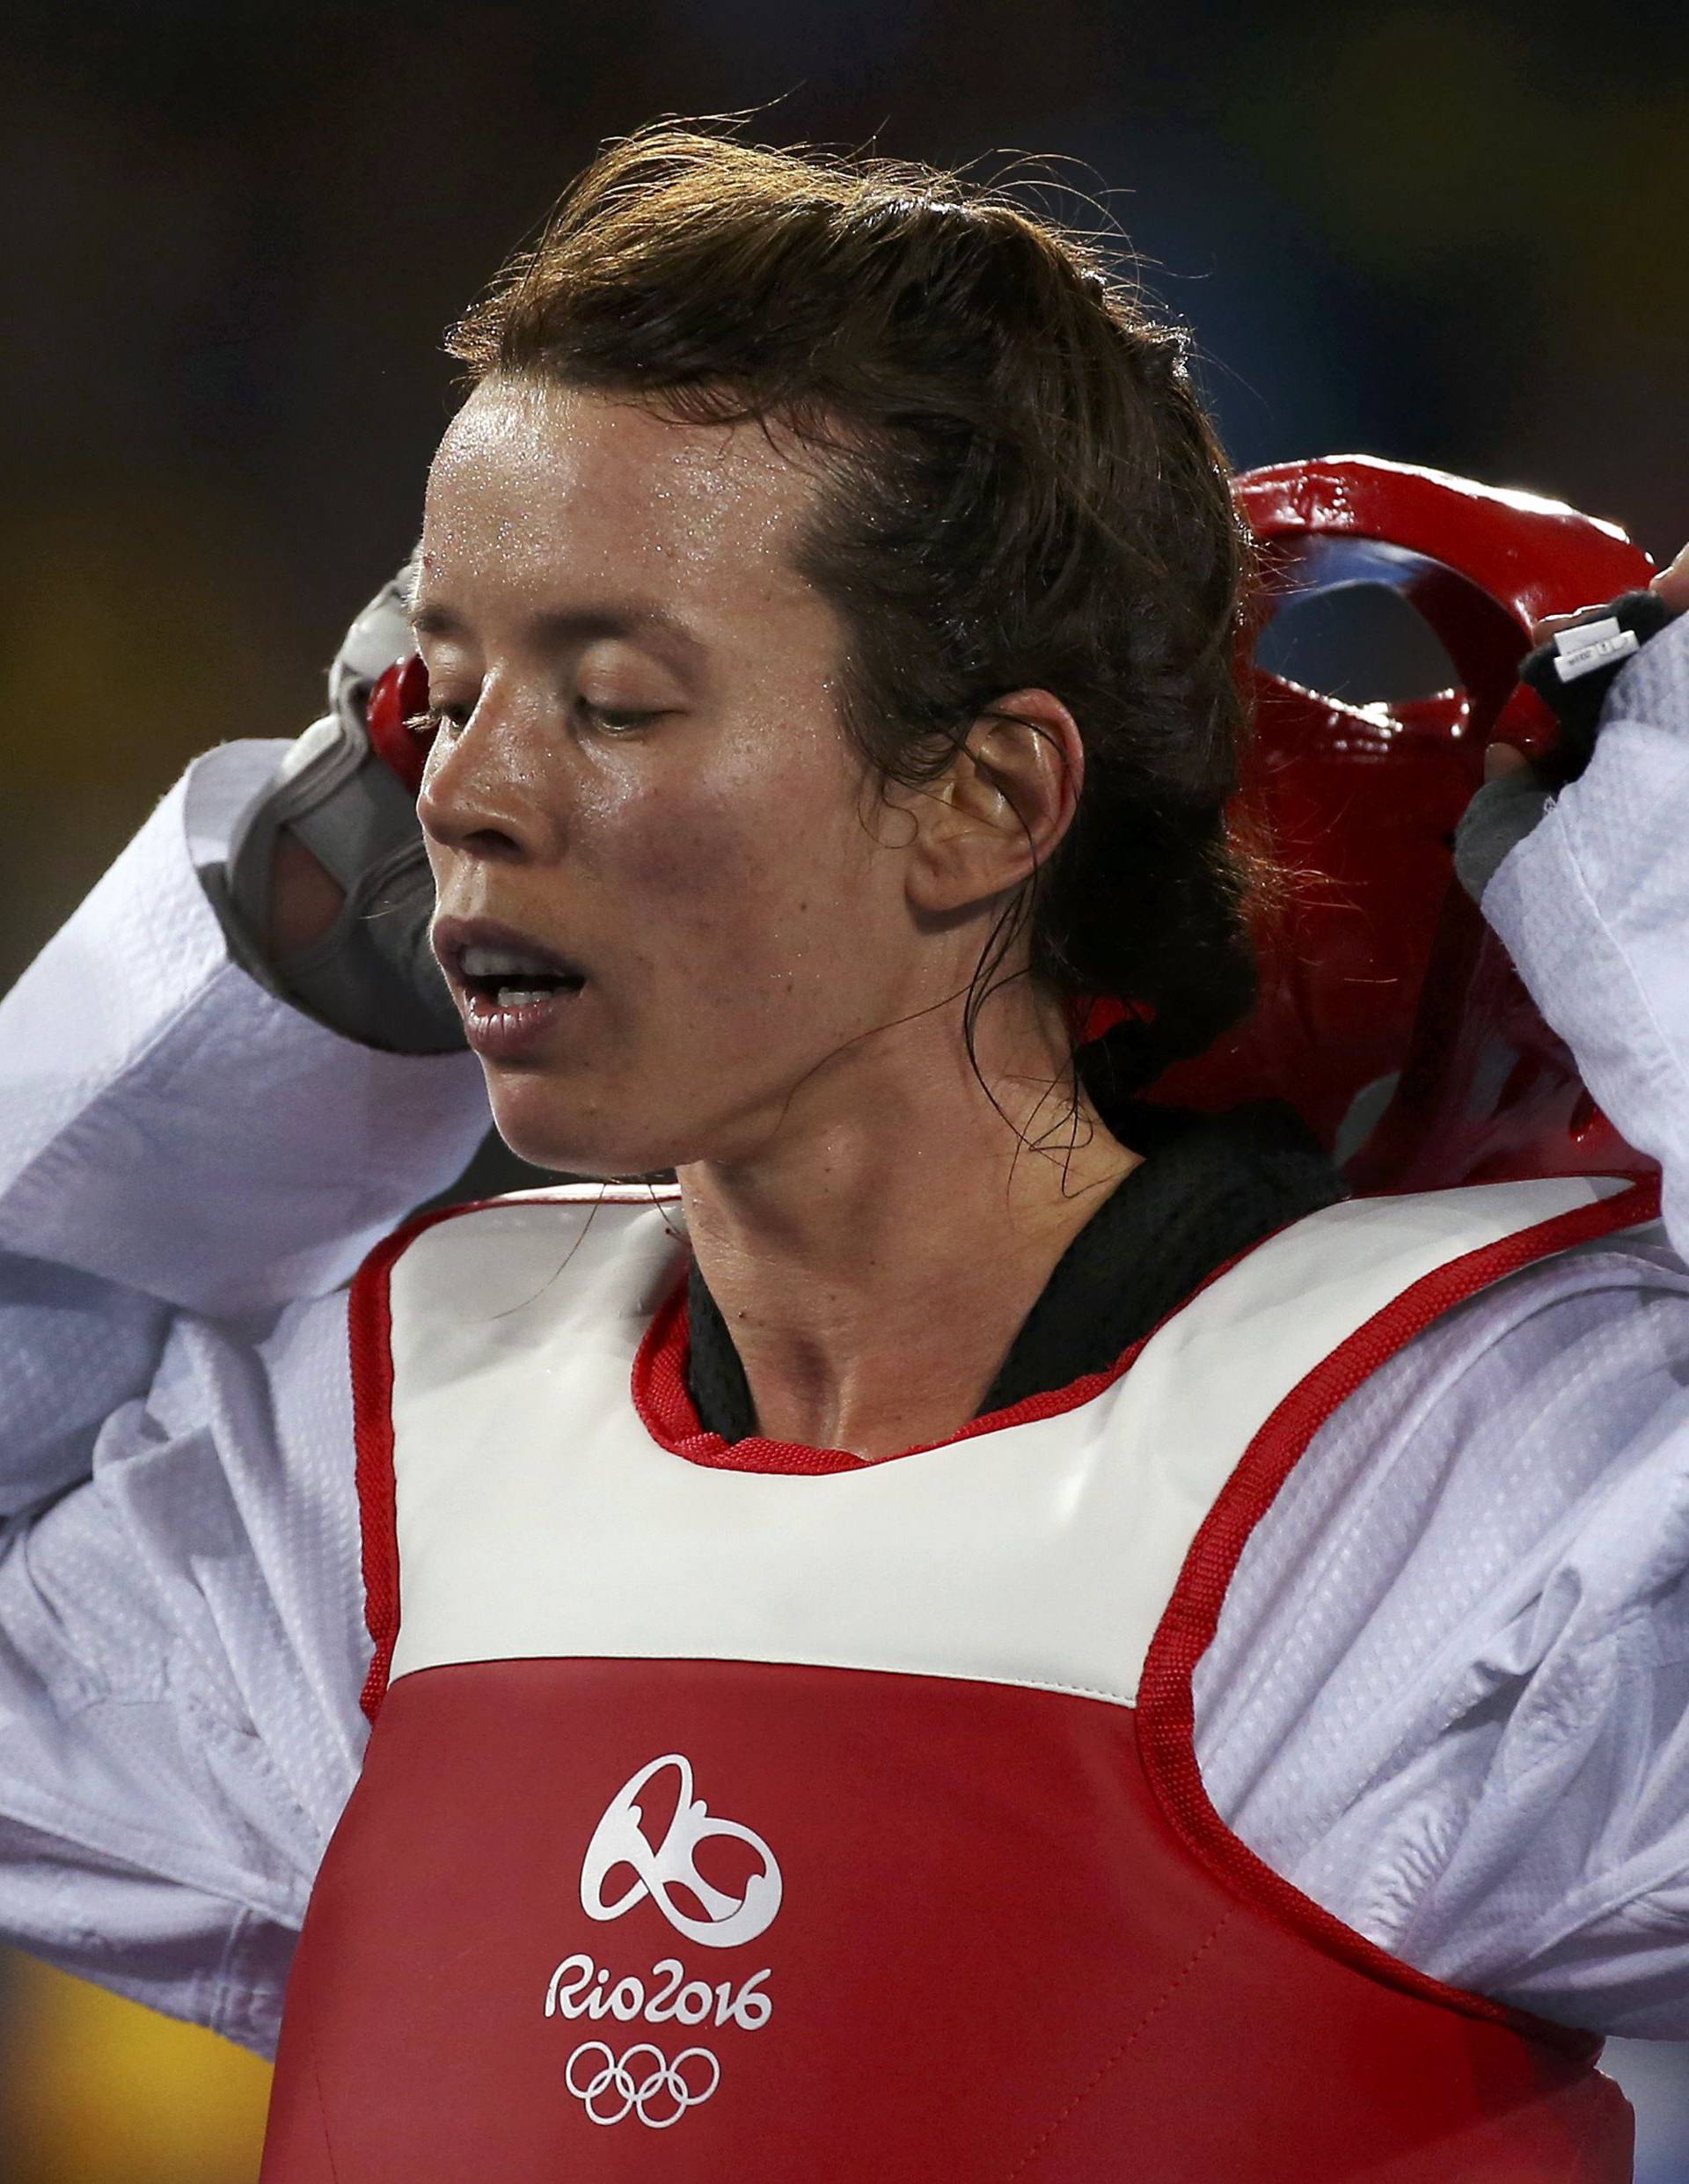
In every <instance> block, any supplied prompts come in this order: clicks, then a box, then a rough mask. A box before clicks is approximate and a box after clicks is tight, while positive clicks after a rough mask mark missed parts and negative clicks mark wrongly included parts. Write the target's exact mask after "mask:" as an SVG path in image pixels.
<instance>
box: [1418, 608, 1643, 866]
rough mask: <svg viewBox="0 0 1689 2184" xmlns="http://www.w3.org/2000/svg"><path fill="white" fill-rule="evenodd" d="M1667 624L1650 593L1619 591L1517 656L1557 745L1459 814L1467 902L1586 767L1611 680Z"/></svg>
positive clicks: (1486, 788)
mask: <svg viewBox="0 0 1689 2184" xmlns="http://www.w3.org/2000/svg"><path fill="white" fill-rule="evenodd" d="M1672 619H1674V617H1673V614H1672V612H1671V608H1670V607H1669V606H1668V605H1666V603H1665V601H1664V600H1663V598H1662V597H1660V595H1659V593H1658V592H1656V591H1627V592H1626V593H1625V594H1624V595H1623V597H1620V598H1617V599H1615V600H1613V602H1612V605H1610V606H1600V607H1590V609H1589V610H1588V611H1587V612H1584V613H1582V614H1580V615H1579V616H1578V618H1577V619H1576V621H1575V622H1574V623H1573V624H1572V625H1571V626H1570V627H1568V628H1566V629H1562V630H1560V631H1558V632H1557V633H1556V634H1555V635H1554V636H1553V637H1551V638H1549V640H1548V641H1547V642H1546V644H1540V645H1539V646H1538V647H1537V649H1536V650H1535V651H1534V652H1530V653H1527V654H1526V655H1525V657H1524V661H1523V663H1521V665H1520V668H1519V680H1520V681H1521V682H1522V683H1524V684H1525V685H1528V687H1529V688H1531V689H1532V690H1533V691H1534V692H1535V693H1536V694H1537V695H1538V697H1539V698H1540V699H1541V700H1543V702H1544V704H1545V705H1546V706H1547V707H1548V708H1549V710H1550V711H1551V712H1552V713H1553V714H1554V718H1555V719H1556V721H1557V722H1559V724H1560V739H1559V742H1558V744H1556V746H1555V749H1554V752H1553V754H1552V755H1551V756H1550V757H1549V758H1548V759H1544V760H1540V761H1538V762H1536V763H1534V764H1532V765H1531V766H1521V767H1519V768H1518V769H1517V772H1514V773H1505V774H1503V776H1502V777H1501V779H1500V780H1498V781H1486V782H1485V783H1484V785H1483V787H1482V788H1481V789H1480V790H1479V791H1478V793H1477V795H1475V796H1474V797H1473V800H1472V802H1471V803H1469V804H1468V805H1467V806H1466V810H1465V811H1464V812H1463V813H1462V814H1461V816H1460V823H1459V825H1458V826H1457V827H1456V828H1455V831H1454V869H1455V876H1456V877H1457V878H1458V879H1459V882H1460V884H1461V886H1462V887H1464V888H1465V889H1466V892H1467V894H1468V895H1470V896H1471V898H1472V899H1473V902H1478V901H1481V898H1482V897H1483V892H1484V890H1485V888H1487V887H1488V884H1489V883H1490V882H1491V880H1493V879H1494V878H1495V873H1496V870H1497V868H1499V866H1500V864H1501V862H1502V860H1503V857H1505V856H1506V855H1507V854H1508V852H1509V851H1510V850H1511V849H1514V848H1516V847H1517V845H1518V844H1519V843H1520V842H1522V841H1523V840H1524V838H1525V836H1526V835H1527V834H1528V833H1530V832H1531V831H1532V828H1533V827H1534V826H1535V825H1536V824H1537V822H1538V821H1539V819H1540V818H1541V817H1542V815H1543V814H1544V812H1545V811H1546V810H1547V809H1548V807H1549V805H1550V804H1551V803H1553V802H1554V797H1555V795H1556V794H1557V792H1558V791H1559V790H1560V789H1561V788H1564V787H1565V785H1566V783H1567V782H1568V781H1576V779H1577V777H1578V775H1579V774H1580V773H1583V769H1584V767H1585V766H1588V764H1589V763H1590V759H1591V757H1592V756H1593V755H1594V751H1595V738H1596V733H1597V730H1598V729H1599V727H1600V724H1601V707H1602V706H1603V705H1604V704H1605V700H1606V695H1607V693H1608V691H1610V690H1611V689H1612V684H1613V678H1614V677H1615V676H1616V675H1617V674H1618V673H1619V671H1620V669H1621V668H1622V667H1623V666H1624V665H1625V664H1626V663H1627V661H1629V660H1632V659H1634V657H1635V656H1636V655H1637V653H1638V652H1640V651H1641V648H1642V647H1643V645H1645V644H1646V643H1647V642H1648V641H1649V638H1650V637H1656V636H1657V635H1658V634H1659V633H1660V631H1661V630H1663V628H1664V627H1665V626H1666V624H1667V623H1668V622H1669V621H1671V620H1672Z"/></svg>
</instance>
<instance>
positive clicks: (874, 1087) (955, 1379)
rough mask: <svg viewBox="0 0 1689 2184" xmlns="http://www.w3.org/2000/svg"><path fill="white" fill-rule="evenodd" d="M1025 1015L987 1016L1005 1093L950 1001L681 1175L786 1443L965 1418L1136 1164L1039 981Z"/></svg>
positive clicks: (690, 1223) (908, 1442)
mask: <svg viewBox="0 0 1689 2184" xmlns="http://www.w3.org/2000/svg"><path fill="white" fill-rule="evenodd" d="M1004 998H1007V996H1006V994H1005V996H1004ZM1017 1012H1018V1013H1015V1014H1014V1015H1008V1014H1007V1012H1005V1016H1004V1018H1002V1019H1000V1020H999V1021H998V1023H997V1024H996V1025H995V1027H994V1030H993V1032H992V1034H991V1037H989V1038H988V1037H987V1035H986V1029H985V1024H984V1022H983V1020H982V1022H981V1025H980V1035H979V1041H978V1045H979V1059H980V1064H981V1074H982V1075H983V1077H984V1079H985V1081H986V1083H987V1084H989V1085H990V1087H991V1093H989V1094H988V1093H987V1091H986V1090H985V1089H984V1087H983V1086H982V1084H981V1083H980V1081H979V1080H978V1078H976V1076H975V1074H974V1073H973V1071H972V1070H971V1068H970V1067H969V1064H968V1060H967V1057H966V1055H965V1053H964V1052H961V1049H960V1045H959V1042H958V1041H957V1039H956V1037H955V1032H954V1019H952V1020H950V1022H949V1024H948V1028H947V1027H946V1025H945V1023H943V1022H935V1021H934V1020H933V1019H932V1018H927V1019H925V1020H920V1021H918V1022H915V1023H911V1024H909V1025H905V1026H902V1027H900V1028H899V1030H900V1033H901V1034H902V1035H903V1036H900V1037H898V1038H897V1039H896V1040H895V1041H894V1040H892V1039H889V1038H888V1039H886V1040H884V1041H881V1042H869V1043H867V1044H869V1045H871V1046H874V1047H875V1048H876V1050H877V1051H875V1052H873V1053H871V1054H865V1053H864V1052H862V1051H861V1050H860V1049H858V1050H855V1051H854V1052H850V1053H847V1054H846V1055H845V1056H844V1057H841V1058H840V1060H839V1066H837V1068H830V1069H824V1070H823V1071H820V1072H817V1073H815V1075H814V1076H813V1077H812V1078H811V1079H809V1080H808V1081H807V1082H806V1084H805V1085H804V1087H803V1088H801V1092H800V1093H799V1094H798V1095H796V1096H794V1097H793V1101H792V1102H791V1103H790V1104H789V1106H788V1107H787V1109H786V1111H785V1113H784V1115H783V1117H782V1118H781V1121H780V1124H779V1127H778V1129H777V1130H776V1131H775V1132H773V1133H772V1134H771V1137H770V1138H769V1140H767V1141H766V1142H765V1143H764V1145H763V1146H762V1147H759V1149H758V1150H757V1153H756V1154H755V1155H754V1156H752V1157H748V1158H742V1159H739V1160H735V1161H733V1162H708V1161H700V1162H694V1163H692V1164H691V1165H689V1166H687V1167H684V1168H682V1169H680V1170H679V1171H678V1180H679V1184H680V1191H681V1197H682V1200H683V1203H684V1207H685V1211H686V1217H687V1227H688V1230H689V1232H690V1235H691V1240H692V1247H693V1250H694V1251H695V1252H696V1254H697V1257H698V1269H699V1272H701V1273H702V1275H703V1277H704V1279H705V1281H706V1283H707V1284H708V1286H709V1290H710V1294H711V1295H712V1296H713V1298H714V1300H715V1302H716V1304H717V1306H718V1308H720V1312H721V1315H722V1317H723V1319H724V1321H725V1322H726V1323H727V1327H728V1331H729V1333H730V1334H731V1336H732V1338H733V1344H734V1347H735V1350H736V1352H738V1355H739V1359H740V1361H741V1363H742V1365H743V1367H744V1370H745V1377H746V1380H747V1381H748V1382H749V1388H750V1393H751V1397H752V1400H753V1402H754V1403H755V1405H756V1411H757V1430H758V1432H759V1433H762V1434H764V1435H765V1436H766V1437H768V1438H769V1439H771V1440H787V1441H795V1442H798V1443H800V1444H801V1445H803V1446H806V1447H826V1448H844V1449H849V1450H851V1451H852V1453H854V1454H856V1455H860V1456H862V1457H864V1458H873V1457H876V1456H883V1455H895V1454H896V1453H897V1452H898V1451H900V1450H902V1449H904V1448H909V1447H918V1446H921V1445H924V1444H925V1443H927V1442H931V1441H937V1440H946V1439H947V1438H949V1437H950V1436H951V1435H953V1434H954V1433H957V1432H958V1431H959V1430H960V1429H961V1427H962V1426H963V1425H966V1424H967V1422H968V1420H969V1418H973V1417H975V1416H976V1413H977V1411H978V1409H979V1406H980V1403H981V1402H982V1401H983V1397H984V1396H985V1393H986V1391H987V1390H988V1389H989V1388H990V1387H991V1382H992V1381H993V1380H994V1379H995V1377H996V1375H997V1372H998V1367H1000V1365H1001V1363H1002V1361H1003V1359H1004V1357H1005V1354H1006V1353H1007V1352H1008V1349H1009V1347H1010V1345H1011V1344H1012V1343H1013V1339H1014V1337H1015V1335H1016V1333H1017V1332H1018V1331H1019V1330H1020V1324H1021V1323H1022V1321H1023V1320H1024V1319H1025V1317H1026V1316H1027V1312H1028V1311H1029V1310H1030V1309H1031V1308H1032V1306H1033V1305H1034V1304H1035V1302H1036V1301H1037V1299H1038V1296H1039V1294H1040V1293H1041V1292H1042V1289H1043V1287H1044V1285H1045V1283H1046V1282H1047V1281H1048V1280H1049V1275H1050V1272H1051V1271H1052V1270H1053V1268H1054V1267H1055V1264H1056V1263H1057V1260H1058V1259H1059V1258H1060V1257H1061V1256H1062V1254H1063V1252H1064V1250H1066V1249H1067V1246H1068V1245H1069V1243H1070V1242H1071V1241H1072V1239H1073V1237H1074V1236H1075V1235H1077V1234H1078V1231H1079V1229H1080V1228H1083V1227H1084V1225H1085V1223H1086V1221H1087V1220H1090V1218H1091V1216H1092V1214H1093V1213H1095V1211H1096V1210H1097V1207H1098V1206H1100V1204H1101V1203H1102V1202H1103V1200H1104V1198H1106V1197H1107V1196H1108V1193H1109V1191H1112V1190H1113V1189H1114V1187H1115V1185H1116V1184H1118V1183H1120V1182H1121V1180H1122V1178H1123V1177H1124V1176H1126V1175H1128V1174H1129V1173H1130V1171H1131V1169H1133V1168H1135V1167H1136V1166H1137V1163H1138V1157H1139V1156H1138V1155H1137V1154H1136V1153H1133V1152H1131V1151H1130V1149H1129V1148H1128V1147H1125V1146H1123V1145H1122V1144H1121V1143H1120V1142H1119V1140H1117V1139H1115V1138H1114V1137H1113V1136H1111V1135H1110V1133H1109V1132H1108V1130H1107V1129H1106V1128H1105V1127H1104V1126H1103V1124H1102V1122H1101V1119H1100V1117H1099V1116H1098V1115H1097V1113H1096V1111H1095V1110H1094V1109H1093V1107H1092V1106H1091V1105H1090V1103H1089V1102H1088V1101H1086V1100H1085V1099H1084V1098H1083V1096H1081V1097H1080V1099H1079V1101H1078V1105H1077V1107H1075V1106H1074V1105H1073V1103H1072V1098H1071V1093H1072V1087H1071V1074H1070V1073H1069V1071H1068V1067H1067V1057H1066V1047H1065V1044H1064V1041H1063V1039H1062V1038H1061V1036H1060V1026H1059V1018H1058V1017H1056V1016H1055V1014H1054V1012H1053V1011H1052V1010H1050V1009H1049V1008H1047V1007H1046V1008H1044V1009H1042V1010H1040V1009H1039V1008H1037V1007H1036V1006H1035V1004H1033V1003H1032V1002H1031V1000H1030V999H1029V997H1024V996H1020V997H1017ZM865 1080H866V1081H865ZM992 1094H994V1095H995V1097H996V1101H997V1103H998V1104H996V1105H994V1104H993V1101H992V1097H991V1095H992ZM999 1105H1000V1107H1001V1109H1002V1110H1004V1111H1003V1112H999V1111H998V1106H999Z"/></svg>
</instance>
